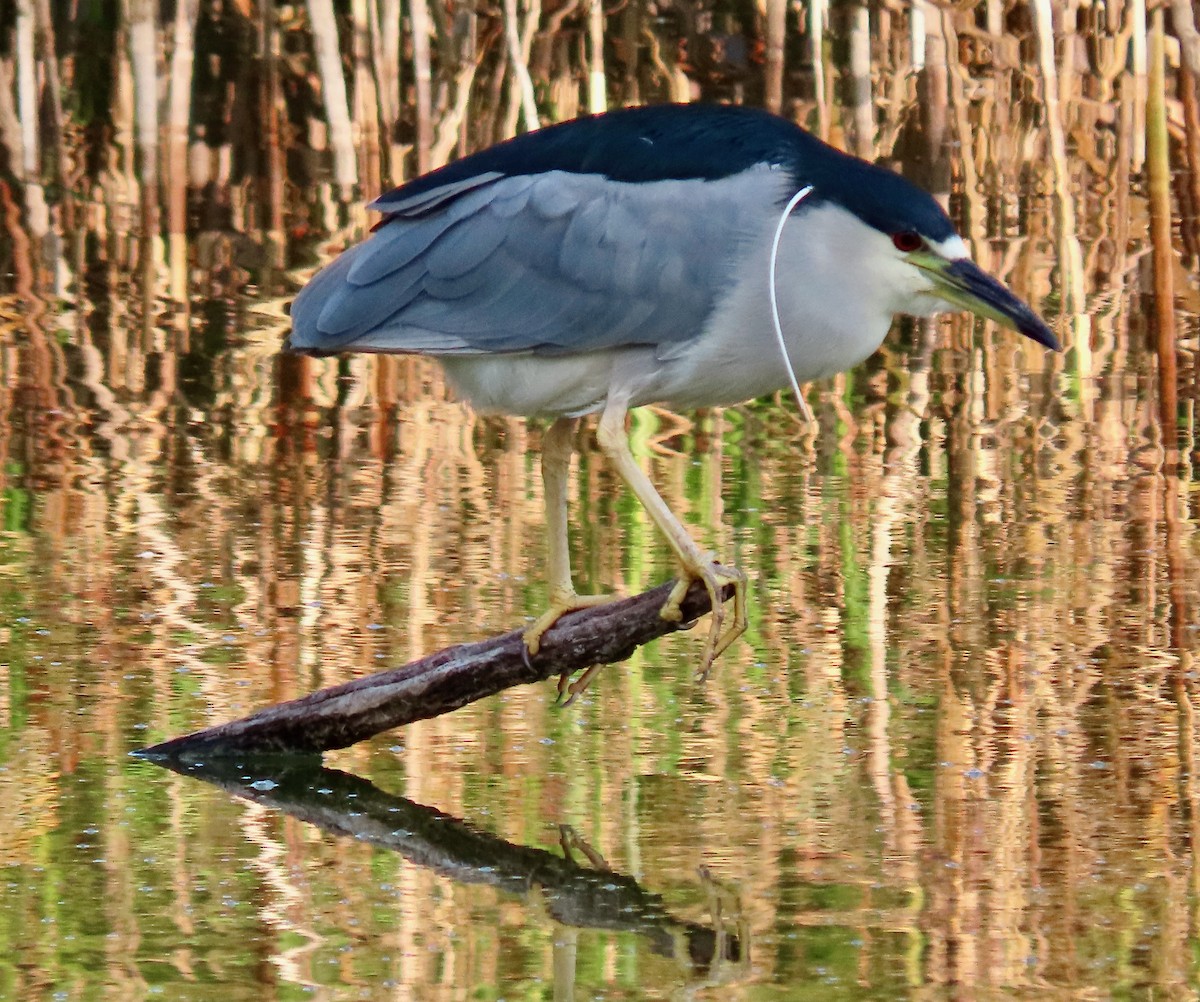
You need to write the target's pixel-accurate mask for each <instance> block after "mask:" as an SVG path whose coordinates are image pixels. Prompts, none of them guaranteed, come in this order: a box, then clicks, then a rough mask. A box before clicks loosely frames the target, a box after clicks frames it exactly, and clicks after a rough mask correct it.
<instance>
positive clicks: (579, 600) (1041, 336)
mask: <svg viewBox="0 0 1200 1002" xmlns="http://www.w3.org/2000/svg"><path fill="white" fill-rule="evenodd" d="M805 188H810V189H811V190H809V191H808V192H807V195H806V196H804V197H801V198H800V200H799V201H797V200H796V196H797V195H798V194H799V193H800V192H802V191H803V190H804V189H805ZM371 208H373V209H377V210H379V211H380V212H382V213H383V214H384V218H383V220H382V221H381V222H380V223H379V224H378V225H377V226H376V227H375V229H374V232H373V233H372V235H371V237H370V238H369V239H367V240H365V241H364V242H363V243H361V244H358V245H357V246H355V247H352V248H351V249H349V250H348V251H346V252H345V253H344V254H342V255H341V256H340V257H338V258H337V259H336V260H335V261H333V262H332V263H331V264H329V265H328V266H327V267H326V268H324V269H323V270H322V271H320V272H319V273H318V274H317V275H316V276H315V277H314V278H313V279H312V281H310V282H309V283H308V285H307V286H305V288H304V289H303V290H302V291H301V292H300V294H299V295H298V296H297V297H296V300H295V302H294V303H293V304H292V324H293V331H292V336H291V347H292V348H293V349H295V350H297V351H301V352H309V353H312V354H320V355H325V354H330V353H334V352H343V351H372V352H405V353H419V354H423V355H433V356H435V357H437V358H438V359H439V360H440V361H441V363H442V365H443V366H444V367H445V370H446V375H447V377H448V379H449V381H450V383H451V384H452V385H453V386H454V388H455V389H456V390H457V392H458V393H459V394H461V395H462V396H463V397H465V398H466V399H467V400H468V401H469V402H470V403H471V404H472V405H473V406H474V407H475V408H476V409H477V410H479V411H481V412H492V413H502V414H522V415H548V416H551V417H554V418H555V420H554V422H553V424H552V425H551V426H550V428H549V429H548V431H547V432H546V435H545V437H544V440H543V445H542V449H543V453H542V475H543V477H544V480H545V493H546V517H547V522H548V531H549V547H548V548H549V577H550V608H549V609H548V610H547V611H546V612H545V613H544V614H543V615H542V616H540V617H539V618H538V619H537V620H536V621H535V622H534V623H533V625H532V626H530V627H529V629H528V630H527V631H526V633H525V641H526V646H527V648H528V650H529V653H530V654H531V655H533V654H536V653H537V651H538V647H539V645H540V642H541V637H542V635H543V633H544V632H545V631H546V629H547V628H548V627H549V626H550V625H551V624H552V623H554V621H555V620H556V619H558V617H559V616H561V615H562V614H563V613H564V612H566V611H568V610H570V609H578V608H583V607H586V606H591V605H594V604H597V603H599V602H604V601H608V600H609V599H610V596H606V595H589V596H583V595H578V594H577V593H576V592H575V587H574V584H573V583H572V579H571V563H570V556H569V553H568V543H567V476H568V472H569V467H570V461H571V454H572V450H573V440H574V430H575V425H576V422H577V420H578V419H579V417H580V416H582V415H585V414H591V413H595V412H599V414H600V419H599V426H598V430H597V438H598V441H599V443H600V446H601V448H602V449H603V450H604V452H605V453H606V455H607V456H608V458H609V459H610V460H611V461H612V463H613V465H614V466H615V467H616V469H617V471H618V472H619V473H620V475H621V476H622V478H623V479H624V480H625V482H626V483H627V484H628V485H629V488H630V489H631V490H632V491H633V493H634V494H635V495H637V498H638V500H639V501H640V502H641V503H642V504H643V505H644V506H645V508H646V510H647V512H648V513H649V514H650V517H651V518H652V519H653V520H654V523H655V524H656V525H657V526H658V528H659V529H660V530H661V531H662V533H663V534H664V535H665V536H666V538H667V540H668V541H669V542H670V545H671V548H672V549H673V550H674V552H675V555H676V557H677V559H678V562H679V566H680V575H679V581H678V584H677V585H676V587H675V588H674V589H673V590H672V592H671V595H670V597H669V599H668V600H667V602H666V604H665V605H664V606H663V609H662V615H663V617H664V618H665V619H668V620H678V619H679V618H680V601H681V599H682V597H683V595H684V594H685V593H686V591H687V589H688V586H689V585H690V583H691V582H692V581H694V580H696V579H699V580H701V581H703V582H704V584H705V586H706V587H707V589H708V592H709V594H710V596H711V598H712V605H713V616H712V623H711V626H710V629H709V634H708V640H707V644H706V646H705V650H704V655H703V660H702V664H701V673H704V672H706V671H707V670H708V668H709V667H710V666H711V664H712V661H713V659H714V658H715V657H716V656H717V655H718V654H720V653H721V651H723V650H724V649H725V648H726V647H727V646H728V645H729V644H730V643H731V642H732V641H733V640H734V639H735V638H736V637H737V636H738V635H740V634H741V633H742V631H743V630H744V629H745V623H746V613H745V578H744V576H743V575H742V574H741V572H740V571H737V570H736V569H734V568H728V567H723V566H721V565H720V564H718V563H716V561H715V559H714V558H713V556H712V555H710V554H706V553H704V552H703V551H702V550H701V549H700V547H699V546H698V545H697V544H696V542H695V541H694V540H693V539H692V537H691V536H690V535H689V533H688V531H687V529H685V528H684V526H683V525H682V524H681V523H680V521H679V519H678V518H676V517H675V515H674V514H673V513H672V512H671V509H670V508H669V507H668V506H667V504H666V502H664V501H663V499H662V497H661V496H660V495H659V493H658V492H657V491H656V490H655V489H654V486H653V485H652V484H651V482H650V480H649V478H648V477H647V476H646V474H645V473H644V472H643V471H642V469H641V467H640V466H638V464H637V462H636V461H635V460H634V457H633V455H632V453H631V452H630V450H629V444H628V440H627V437H626V431H625V417H626V412H627V411H628V410H629V408H631V407H637V406H639V405H642V404H650V403H662V404H665V405H667V406H669V407H672V408H691V407H701V406H703V407H708V406H716V405H723V404H735V403H739V402H741V401H744V400H748V399H750V398H752V397H757V396H762V395H763V394H767V393H772V392H774V391H776V390H779V389H781V388H783V387H785V386H787V385H788V382H789V378H788V369H787V362H785V359H784V357H783V345H786V351H787V357H788V359H789V360H790V364H791V366H792V367H793V368H794V370H795V376H796V377H797V378H798V380H799V381H800V382H807V381H809V380H813V379H819V378H821V377H822V376H828V375H831V374H833V373H835V372H840V371H841V370H843V369H848V368H850V367H851V366H852V365H855V364H856V363H858V362H860V361H862V360H863V359H864V358H866V357H867V356H868V355H870V354H871V353H872V352H874V351H875V350H876V349H877V348H878V347H879V345H880V344H881V343H882V341H883V338H884V336H885V335H886V334H887V332H888V328H889V327H890V326H891V323H892V318H893V316H894V315H895V314H897V313H908V314H913V315H916V316H929V315H931V314H934V313H936V312H938V311H939V310H945V309H966V310H970V311H972V312H974V313H977V314H979V315H981V316H985V317H990V318H992V319H993V320H996V321H998V322H1000V323H1002V324H1005V325H1007V326H1009V327H1012V328H1014V329H1016V330H1018V331H1020V332H1021V333H1022V334H1025V335H1026V336H1028V337H1030V338H1032V339H1033V340H1035V341H1037V342H1038V343H1039V344H1042V345H1045V346H1047V347H1049V348H1055V349H1057V348H1058V342H1057V341H1056V339H1055V337H1054V335H1053V334H1052V333H1051V332H1050V330H1049V329H1048V328H1047V327H1046V325H1045V324H1044V323H1043V322H1042V321H1041V320H1040V319H1039V318H1038V317H1037V316H1036V315H1035V314H1034V313H1033V312H1032V311H1031V310H1030V309H1029V307H1028V306H1026V305H1025V304H1024V303H1023V302H1021V301H1020V300H1019V299H1017V298H1016V296H1014V295H1013V294H1012V293H1011V292H1010V291H1009V290H1008V289H1007V288H1006V287H1005V286H1004V285H1002V284H1001V283H999V282H997V281H996V280H995V279H993V278H991V277H990V276H989V275H987V274H986V273H984V272H983V271H981V270H980V269H979V267H978V266H977V265H975V264H974V263H973V262H972V261H971V259H970V257H969V256H968V254H967V248H966V245H965V244H964V243H963V241H962V239H961V238H960V237H959V236H958V234H957V233H956V232H955V231H954V227H953V225H952V224H951V223H950V220H949V219H948V218H947V216H946V214H945V212H943V211H942V209H941V208H940V207H939V206H938V204H937V202H935V201H934V200H933V198H931V197H930V196H929V195H928V194H926V193H925V192H923V191H921V190H920V189H919V188H917V187H915V186H914V185H912V184H911V183H909V182H908V181H906V180H904V179H903V178H901V177H900V176H898V175H897V174H894V173H892V172H890V171H887V170H884V169H881V168H879V167H875V166H873V165H871V164H868V163H866V162H864V161H862V160H859V159H856V158H854V157H851V156H848V155H846V154H844V153H841V152H839V151H837V150H835V149H833V148H832V147H830V146H827V145H825V144H824V143H822V142H820V141H819V140H817V139H815V138H814V137H812V136H810V135H809V134H808V133H806V132H804V131H803V130H802V129H800V128H798V127H797V126H795V125H793V124H792V123H790V122H788V121H785V120H784V119H782V118H778V117H776V116H774V115H770V114H768V113H766V112H763V111H756V110H753V109H749V108H740V107H724V106H705V105H667V106H659V107H648V108H632V109H626V110H622V111H614V112H611V113H609V114H604V115H597V116H595V117H590V118H582V119H578V120H575V121H571V122H566V123H563V124H561V125H556V126H552V127H549V128H545V129H542V130H540V131H538V132H531V133H528V134H526V135H523V136H519V137H517V138H516V139H513V140H510V141H509V142H506V143H502V144H500V145H498V146H494V147H492V148H491V149H487V150H484V151H482V152H480V153H476V154H474V155H473V156H469V157H465V158H464V159H462V160H459V161H457V162H455V163H452V164H450V165H449V166H447V167H443V168H441V169H440V170H436V171H434V172H432V173H431V174H428V175H426V176H424V177H420V178H417V179H416V180H414V181H411V182H409V183H408V184H406V185H404V186H403V187H401V188H397V189H396V190H394V191H390V192H388V193H387V194H385V195H383V196H381V197H379V198H377V199H376V200H375V201H374V202H373V203H371ZM789 209H790V212H789V211H787V210H789ZM785 217H786V221H785ZM777 319H778V322H779V326H778V331H779V332H781V335H782V344H781V343H780V339H779V336H780V335H779V333H777V327H776V320H777ZM729 584H732V585H733V586H734V598H735V601H734V614H733V621H732V623H731V624H730V625H729V626H728V627H725V626H724V625H723V623H724V618H723V606H722V603H721V594H722V591H723V588H724V586H726V585H729Z"/></svg>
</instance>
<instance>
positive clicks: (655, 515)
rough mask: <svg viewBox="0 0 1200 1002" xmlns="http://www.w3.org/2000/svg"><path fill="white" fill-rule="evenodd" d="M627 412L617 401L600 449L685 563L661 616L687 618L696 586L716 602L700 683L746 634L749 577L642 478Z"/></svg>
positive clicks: (600, 434) (603, 423) (606, 416)
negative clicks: (704, 547) (725, 594)
mask: <svg viewBox="0 0 1200 1002" xmlns="http://www.w3.org/2000/svg"><path fill="white" fill-rule="evenodd" d="M625 414H626V406H625V402H624V401H619V400H611V399H610V401H609V403H608V405H607V406H606V407H605V409H604V413H603V414H602V415H601V417H600V426H599V428H598V429H597V432H596V437H597V439H598V440H599V442H600V448H602V449H603V450H604V453H605V455H606V456H608V458H609V460H610V461H611V462H612V464H613V466H615V467H616V469H617V472H618V473H619V474H620V475H621V478H622V479H623V480H624V481H625V483H627V484H628V485H629V489H630V490H631V491H633V493H634V495H635V496H636V497H637V499H638V500H639V501H640V502H641V503H642V506H643V507H644V508H645V509H646V511H647V512H648V513H649V515H650V518H651V519H652V520H653V521H654V524H655V525H656V526H658V529H659V531H660V532H661V533H662V534H663V535H664V536H666V538H667V542H668V543H670V544H671V549H672V550H674V551H675V556H676V557H677V558H678V560H679V567H680V574H679V580H678V581H677V582H676V584H675V587H674V588H673V589H672V590H671V594H670V595H669V596H668V598H667V601H666V602H665V603H664V604H663V607H662V612H661V615H662V617H663V619H666V620H668V621H669V622H679V620H680V619H681V618H682V615H683V613H682V612H681V611H680V608H679V605H680V602H682V601H683V596H684V595H686V594H687V590H688V587H689V586H690V585H691V583H692V582H693V581H702V582H703V583H704V587H705V588H706V589H707V590H708V597H709V599H710V600H711V602H712V622H711V624H710V626H709V629H708V640H707V642H706V643H705V645H704V654H703V656H702V659H701V662H700V677H701V678H705V677H707V675H708V672H709V669H710V668H711V667H712V663H713V661H714V660H716V658H717V656H718V655H720V654H721V653H722V652H723V651H724V650H725V649H726V648H727V647H728V646H729V645H730V644H732V643H733V642H734V641H735V640H736V639H737V638H738V637H740V636H741V635H742V634H743V633H745V631H746V575H745V574H743V573H742V572H741V571H739V570H738V569H737V568H736V567H722V566H721V565H720V564H718V563H717V562H716V560H715V559H714V558H713V555H712V554H706V553H703V552H702V551H701V549H700V547H699V546H697V545H696V541H695V540H694V539H692V537H691V535H690V534H689V533H688V531H687V529H686V528H685V527H684V525H683V523H682V522H680V521H679V519H677V518H676V517H675V514H674V512H672V511H671V509H670V508H669V507H667V503H666V502H665V501H664V500H663V499H662V495H660V494H659V493H658V491H657V490H655V489H654V485H653V484H652V483H651V482H650V478H649V477H647V476H646V474H645V473H643V472H642V468H641V467H640V466H638V464H637V460H635V459H634V458H633V453H632V452H630V451H629V438H628V436H627V435H626V433H625ZM726 585H733V621H732V622H731V623H730V624H729V626H728V628H727V629H726V628H725V603H724V602H723V601H722V598H721V592H722V591H723V590H724V588H725V586H726Z"/></svg>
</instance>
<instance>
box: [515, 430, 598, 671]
mask: <svg viewBox="0 0 1200 1002" xmlns="http://www.w3.org/2000/svg"><path fill="white" fill-rule="evenodd" d="M577 423H578V418H567V417H561V418H559V419H558V420H557V421H555V422H554V424H552V425H551V426H550V427H549V429H547V431H546V434H545V436H544V437H543V439H542V482H543V483H544V484H545V489H546V532H547V537H546V542H547V550H548V554H547V558H548V562H549V565H550V569H549V570H550V572H549V575H548V577H549V581H550V608H548V609H547V610H546V611H545V612H543V613H542V614H541V615H540V616H538V618H537V619H536V620H534V621H533V623H532V624H530V626H529V628H528V629H527V630H526V631H525V634H524V636H525V649H526V650H527V651H529V656H530V657H533V655H535V654H536V653H537V652H538V650H539V649H540V648H541V646H542V635H543V634H544V633H545V632H546V631H547V630H548V629H550V627H551V626H553V625H554V624H555V623H556V622H557V621H558V619H559V617H561V616H562V615H563V613H566V612H570V611H571V610H572V609H587V608H589V607H591V606H593V605H602V604H603V603H605V602H611V601H613V598H614V596H612V595H579V594H577V593H576V592H575V585H574V583H573V582H572V581H571V551H570V544H569V543H568V540H567V477H568V476H569V475H570V472H571V454H572V453H573V452H574V451H575V447H574V444H573V443H574V436H575V425H576V424H577Z"/></svg>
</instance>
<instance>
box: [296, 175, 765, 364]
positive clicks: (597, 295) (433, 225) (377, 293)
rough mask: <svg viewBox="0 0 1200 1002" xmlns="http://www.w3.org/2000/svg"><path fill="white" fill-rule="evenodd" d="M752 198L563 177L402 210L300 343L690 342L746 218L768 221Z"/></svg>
mask: <svg viewBox="0 0 1200 1002" xmlns="http://www.w3.org/2000/svg"><path fill="white" fill-rule="evenodd" d="M749 187H750V188H756V186H755V185H750V186H749ZM755 193H756V194H757V191H756V192H755ZM745 194H746V185H745V184H744V183H742V181H741V179H740V178H739V177H732V178H725V179H721V180H718V181H697V180H685V181H656V182H651V183H641V184H626V183H619V182H613V181H609V180H607V179H606V178H603V177H601V176H599V175H591V174H571V173H565V172H561V171H552V172H549V173H546V174H538V175H530V176H515V177H504V176H501V177H486V178H484V179H482V180H480V181H479V182H478V183H472V184H470V185H463V184H462V183H460V184H459V185H458V186H456V190H455V191H453V192H448V193H446V194H445V195H444V196H442V197H439V195H438V194H437V192H433V193H425V194H424V195H421V196H417V197H416V198H415V199H414V203H415V204H414V205H412V206H408V205H406V204H405V203H389V205H388V209H389V211H390V212H391V213H392V215H391V216H390V217H389V218H388V219H386V220H385V221H384V223H383V224H382V225H381V226H380V227H379V228H378V229H377V230H376V232H375V233H374V234H372V236H371V237H370V238H369V239H367V240H366V241H364V242H363V243H361V244H359V245H357V246H355V247H353V248H351V249H350V250H348V251H346V252H345V253H344V254H342V255H341V256H340V257H339V258H337V259H336V260H335V261H333V262H332V263H331V264H330V265H328V266H327V267H326V268H325V269H324V270H322V271H321V272H319V273H318V274H317V275H316V276H315V277H314V278H313V279H312V280H311V281H310V282H309V284H308V285H307V286H306V287H305V288H304V289H303V290H302V291H301V292H300V294H299V295H298V296H297V297H296V299H295V301H294V302H293V304H292V324H293V332H292V337H291V345H292V347H293V348H296V349H298V350H301V351H310V352H316V353H326V352H336V351H349V350H355V351H382V352H420V353H426V354H459V353H479V352H530V351H533V352H554V353H564V352H579V351H592V350H597V349H602V348H611V347H617V346H623V345H648V344H653V345H666V344H669V343H671V342H680V341H683V340H686V339H687V338H690V337H693V336H696V335H697V334H699V333H700V331H701V329H702V328H703V325H704V323H705V321H706V320H707V318H708V316H709V314H710V313H711V311H712V309H713V304H714V302H715V301H716V298H717V297H718V296H719V294H720V293H721V292H722V291H723V289H724V288H725V287H726V286H727V285H728V284H729V283H730V281H731V279H732V276H731V275H730V271H731V266H730V262H731V261H732V260H733V259H734V257H735V256H736V253H737V250H738V245H739V243H740V242H741V241H743V240H744V239H745V236H746V235H745V234H742V233H741V232H740V229H739V220H740V219H744V218H746V217H747V216H756V215H757V213H747V212H746V211H745V210H746V206H744V205H741V204H740V203H741V200H742V199H741V198H740V197H739V196H744V195H745ZM431 207H432V211H431Z"/></svg>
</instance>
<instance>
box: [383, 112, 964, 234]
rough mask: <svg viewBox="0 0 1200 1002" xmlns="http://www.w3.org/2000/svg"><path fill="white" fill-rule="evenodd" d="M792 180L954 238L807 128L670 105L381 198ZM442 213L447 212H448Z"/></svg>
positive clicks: (461, 165) (497, 153)
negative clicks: (591, 181)
mask: <svg viewBox="0 0 1200 1002" xmlns="http://www.w3.org/2000/svg"><path fill="white" fill-rule="evenodd" d="M764 163H765V164H774V165H777V166H779V167H780V168H782V169H785V170H787V171H789V172H790V173H791V175H792V177H793V180H794V181H795V184H796V188H797V190H798V189H799V188H800V187H802V186H804V185H806V184H810V185H812V186H813V193H812V195H811V196H809V198H808V199H807V200H806V202H805V203H804V204H808V205H815V204H818V203H820V202H822V201H832V202H836V203H838V204H839V205H842V206H843V207H844V208H846V209H848V210H849V211H851V212H853V213H854V214H855V215H857V216H858V217H859V218H860V219H862V220H863V221H864V222H865V223H867V224H868V225H870V226H873V227H875V228H876V229H878V230H881V231H883V232H885V233H899V232H903V231H910V230H911V231H916V232H918V233H920V234H922V235H923V236H926V237H930V238H932V239H934V240H942V239H945V238H946V237H949V236H951V235H952V234H953V233H954V227H953V226H952V224H951V223H950V220H949V219H948V218H947V217H946V214H945V213H944V212H943V211H942V209H941V207H940V206H938V204H937V203H936V202H935V201H934V200H933V198H931V197H930V196H929V195H928V194H927V193H926V192H924V191H922V190H921V189H920V188H918V187H917V186H916V185H914V184H912V183H911V182H909V181H907V180H905V179H904V178H902V177H900V176H899V175H898V174H895V173H893V172H892V171H889V170H885V169H883V168H880V167H876V166H875V165H873V164H869V163H867V162H866V161H864V160H860V159H858V158H857V157H852V156H849V155H848V154H845V153H842V152H841V151H840V150H836V149H834V148H833V147H831V146H829V145H827V144H825V143H823V142H821V141H820V140H819V139H817V138H816V137H815V136H813V135H810V134H809V133H807V132H805V131H804V130H803V129H801V128H800V127H799V126H797V125H794V124H793V123H791V122H789V121H787V120H786V119H784V118H780V117H779V116H777V115H773V114H771V113H770V112H766V111H762V110H760V109H757V108H746V107H741V106H736V105H706V104H668V105H651V106H648V107H642V108H624V109H621V110H618V111H611V112H607V113H605V114H603V115H592V116H587V117H584V118H577V119H573V120H571V121H569V122H563V123H561V124H559V125H552V126H548V127H546V128H544V129H540V130H538V131H536V132H528V133H525V134H524V135H521V136H517V137H516V138H514V139H510V140H508V141H507V142H504V143H500V144H498V145H496V146H492V147H490V148H488V149H486V150H482V151H481V152H479V153H475V154H473V155H471V156H468V157H464V158H463V159H461V160H457V161H455V162H454V163H451V164H448V165H447V166H445V167H442V168H440V169H439V170H436V171H433V172H431V173H429V174H426V175H424V176H423V177H419V178H416V179H415V180H413V181H410V182H409V183H408V184H406V185H404V186H402V187H400V188H397V189H394V190H393V191H390V192H388V193H387V194H385V195H382V196H380V197H379V198H378V199H376V200H375V202H374V203H373V207H374V208H377V209H380V210H381V211H383V212H387V211H388V206H389V204H397V205H398V204H400V203H402V202H403V201H405V200H407V199H410V198H412V197H414V196H416V195H420V194H423V193H425V192H429V191H433V190H436V189H437V188H440V187H442V186H443V185H448V184H454V183H457V182H462V181H465V180H468V179H470V178H472V177H476V176H478V175H480V174H486V173H496V174H500V175H504V176H514V175H521V174H543V173H547V172H549V171H566V172H569V173H575V174H598V175H601V176H603V177H606V178H609V179H611V180H613V181H621V182H626V183H631V184H639V183H650V182H655V181H671V180H688V179H695V180H706V181H713V180H717V179H719V178H725V177H730V176H732V175H735V174H739V173H741V172H742V171H745V170H748V169H750V168H751V167H754V166H756V165H758V164H764ZM443 204H444V203H443Z"/></svg>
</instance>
